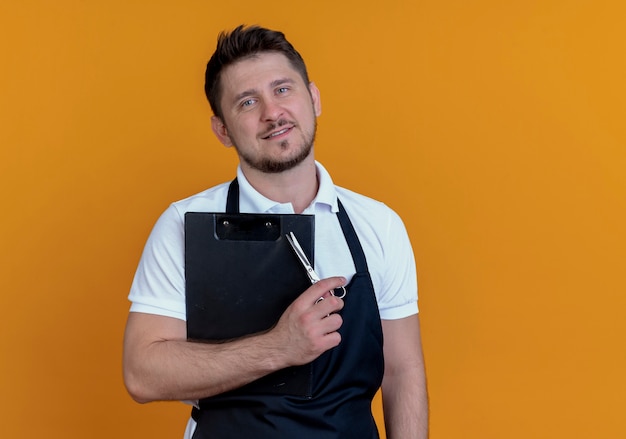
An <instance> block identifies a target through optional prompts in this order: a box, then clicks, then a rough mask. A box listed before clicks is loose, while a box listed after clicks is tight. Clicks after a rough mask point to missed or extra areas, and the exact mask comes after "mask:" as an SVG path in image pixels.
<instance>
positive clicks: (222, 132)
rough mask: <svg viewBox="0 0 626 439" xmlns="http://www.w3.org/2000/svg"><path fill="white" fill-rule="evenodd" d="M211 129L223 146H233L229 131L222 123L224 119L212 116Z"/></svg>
mask: <svg viewBox="0 0 626 439" xmlns="http://www.w3.org/2000/svg"><path fill="white" fill-rule="evenodd" d="M211 129H212V130H213V133H214V134H215V136H216V137H217V139H218V140H219V141H220V143H221V144H222V145H224V146H226V147H229V146H233V142H232V140H230V136H229V135H228V129H227V128H226V125H224V122H222V119H220V118H219V117H217V116H211Z"/></svg>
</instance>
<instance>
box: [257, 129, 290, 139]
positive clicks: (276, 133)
mask: <svg viewBox="0 0 626 439" xmlns="http://www.w3.org/2000/svg"><path fill="white" fill-rule="evenodd" d="M291 128H292V127H289V128H283V129H282V130H280V131H276V132H274V133H271V134H269V135H268V136H265V137H263V138H264V139H271V138H273V137H278V136H281V135H283V134H285V133H287V132H289V130H291Z"/></svg>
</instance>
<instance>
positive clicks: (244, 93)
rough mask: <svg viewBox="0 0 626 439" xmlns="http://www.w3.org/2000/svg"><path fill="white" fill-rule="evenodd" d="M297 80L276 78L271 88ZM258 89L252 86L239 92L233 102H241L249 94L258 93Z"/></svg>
mask: <svg viewBox="0 0 626 439" xmlns="http://www.w3.org/2000/svg"><path fill="white" fill-rule="evenodd" d="M295 82H296V81H294V80H293V79H291V78H279V79H274V80H273V81H272V82H270V88H275V87H278V86H279V85H284V84H295ZM257 93H258V92H257V89H255V88H250V89H248V90H245V91H242V92H241V93H239V94H238V95H236V96H235V97H234V98H233V102H239V101H240V100H241V99H243V98H246V97H248V96H252V95H255V94H257Z"/></svg>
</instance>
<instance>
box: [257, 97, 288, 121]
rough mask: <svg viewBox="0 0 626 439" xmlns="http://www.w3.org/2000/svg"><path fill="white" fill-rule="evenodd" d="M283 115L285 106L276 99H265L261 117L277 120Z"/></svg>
mask: <svg viewBox="0 0 626 439" xmlns="http://www.w3.org/2000/svg"><path fill="white" fill-rule="evenodd" d="M282 115H283V108H282V107H281V106H280V105H279V104H278V103H277V102H276V101H275V100H274V99H265V100H264V101H263V110H262V112H261V117H262V119H263V120H264V121H276V120H278V119H280V117H281V116H282Z"/></svg>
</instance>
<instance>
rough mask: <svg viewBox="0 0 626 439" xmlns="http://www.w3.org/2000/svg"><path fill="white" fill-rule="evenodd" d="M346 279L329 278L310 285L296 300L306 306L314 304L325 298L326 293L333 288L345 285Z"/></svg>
mask: <svg viewBox="0 0 626 439" xmlns="http://www.w3.org/2000/svg"><path fill="white" fill-rule="evenodd" d="M345 283H346V279H345V278H344V277H341V276H335V277H329V278H326V279H322V280H321V281H319V282H317V283H315V284H313V285H311V287H309V288H308V289H307V290H306V291H305V292H304V293H302V294H301V295H300V297H299V298H298V300H302V301H304V302H306V303H308V304H312V303H315V301H316V300H317V299H319V298H320V297H325V296H326V295H327V293H328V292H329V291H331V290H333V289H335V288H339V287H340V286H342V285H345Z"/></svg>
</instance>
